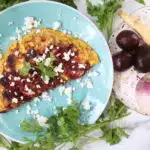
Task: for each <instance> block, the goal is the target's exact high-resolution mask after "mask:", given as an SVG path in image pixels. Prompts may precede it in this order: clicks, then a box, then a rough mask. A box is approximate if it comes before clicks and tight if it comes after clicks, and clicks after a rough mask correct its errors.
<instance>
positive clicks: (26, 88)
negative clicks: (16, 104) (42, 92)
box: [25, 85, 35, 95]
mask: <svg viewBox="0 0 150 150" xmlns="http://www.w3.org/2000/svg"><path fill="white" fill-rule="evenodd" d="M25 90H26V91H27V92H28V93H29V94H30V95H32V94H35V92H33V91H32V90H31V89H29V88H28V86H27V85H25Z"/></svg>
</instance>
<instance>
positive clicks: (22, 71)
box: [19, 62, 31, 76]
mask: <svg viewBox="0 0 150 150" xmlns="http://www.w3.org/2000/svg"><path fill="white" fill-rule="evenodd" d="M30 69H31V64H30V63H27V62H25V64H24V67H23V68H22V69H20V70H19V73H20V74H21V75H22V76H27V75H28V74H29V71H30Z"/></svg>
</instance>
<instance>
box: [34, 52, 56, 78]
mask: <svg viewBox="0 0 150 150" xmlns="http://www.w3.org/2000/svg"><path fill="white" fill-rule="evenodd" d="M47 59H49V60H50V62H49V64H48V65H47V66H45V62H46V61H47ZM54 60H55V57H54V54H53V53H50V56H49V58H46V59H45V60H44V61H42V62H39V63H37V66H36V67H37V68H38V69H39V70H40V71H41V73H42V76H43V79H46V76H48V77H49V78H53V77H55V75H56V73H55V71H54V66H53V63H54Z"/></svg>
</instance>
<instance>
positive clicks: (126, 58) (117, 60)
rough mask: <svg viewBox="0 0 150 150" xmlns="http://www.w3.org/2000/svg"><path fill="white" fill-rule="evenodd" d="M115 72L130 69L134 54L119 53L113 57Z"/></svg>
mask: <svg viewBox="0 0 150 150" xmlns="http://www.w3.org/2000/svg"><path fill="white" fill-rule="evenodd" d="M113 64H114V69H115V71H118V72H122V71H125V70H127V69H129V68H130V67H131V66H132V65H133V62H132V54H130V53H128V52H123V51H122V52H119V53H117V54H115V55H114V56H113Z"/></svg>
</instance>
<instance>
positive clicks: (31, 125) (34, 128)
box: [20, 120, 43, 133]
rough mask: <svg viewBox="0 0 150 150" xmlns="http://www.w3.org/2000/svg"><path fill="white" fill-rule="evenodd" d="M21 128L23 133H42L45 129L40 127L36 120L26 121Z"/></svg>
mask: <svg viewBox="0 0 150 150" xmlns="http://www.w3.org/2000/svg"><path fill="white" fill-rule="evenodd" d="M20 127H21V129H22V130H23V131H27V132H32V133H35V132H42V131H43V128H42V127H41V126H40V125H39V123H38V122H37V121H36V120H32V121H31V120H24V121H23V122H21V124H20Z"/></svg>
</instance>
